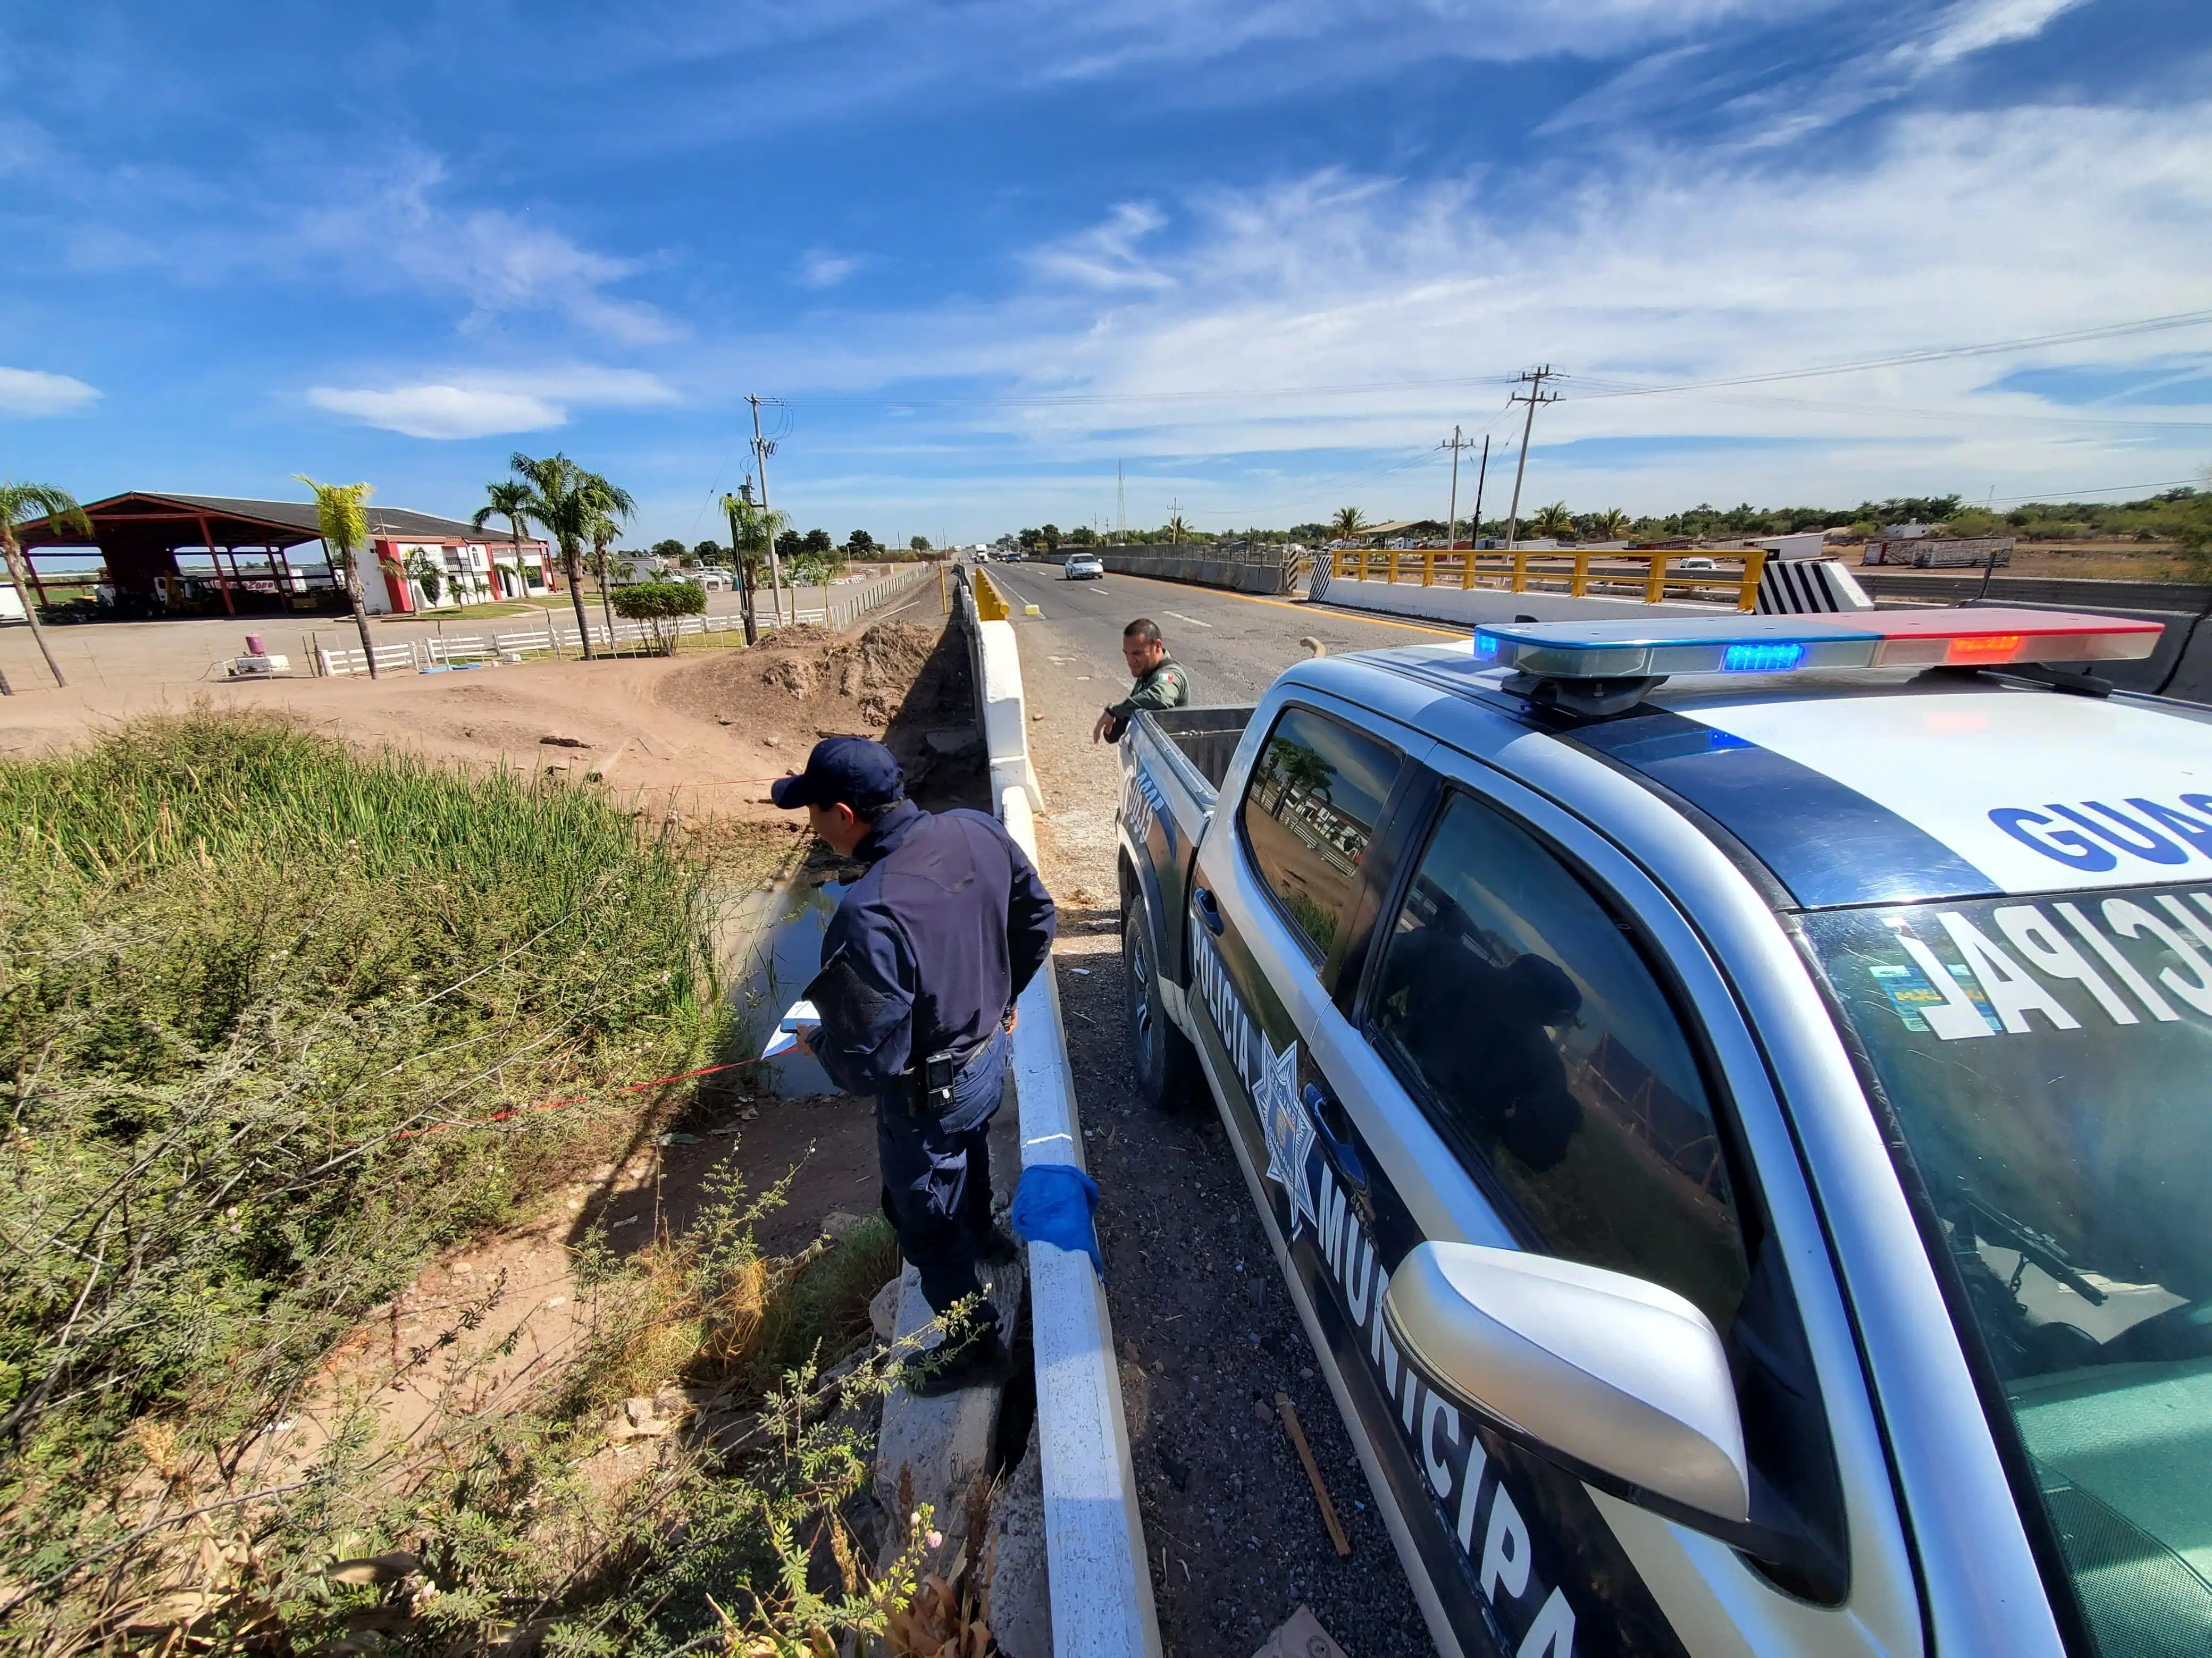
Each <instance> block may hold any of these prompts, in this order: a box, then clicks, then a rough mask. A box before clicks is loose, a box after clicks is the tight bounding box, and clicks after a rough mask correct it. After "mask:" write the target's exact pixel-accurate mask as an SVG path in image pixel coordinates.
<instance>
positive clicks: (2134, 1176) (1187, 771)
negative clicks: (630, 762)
mask: <svg viewBox="0 0 2212 1658" xmlns="http://www.w3.org/2000/svg"><path fill="white" fill-rule="evenodd" d="M2157 634H2158V629H2157V627H2156V625H2155V624H2154V623H2138V622H2130V621H2125V620H2119V619H2113V618H2104V617H2094V616H2069V615H2059V614H2055V613H2051V612H2045V611H2027V610H1983V609H1965V610H1926V611H1882V612H1875V613H1872V614H1871V615H1869V614H1863V613H1862V614H1859V615H1856V616H1741V617H1737V616H1729V617H1716V618H1713V619H1711V620H1706V619H1703V618H1699V617H1694V616H1693V617H1688V618H1682V617H1674V616H1659V617H1654V618H1652V619H1650V621H1646V622H1639V623H1549V624H1531V625H1514V626H1492V627H1486V628H1485V629H1481V630H1480V631H1478V632H1477V633H1476V634H1475V635H1474V640H1473V641H1472V643H1471V644H1470V643H1467V642H1462V643H1458V644H1453V645H1437V646H1430V647H1417V648H1413V649H1406V650H1392V651H1384V652H1377V653H1364V654H1360V655H1354V656H1346V657H1330V658H1328V659H1322V660H1316V661H1312V662H1307V663H1304V664H1301V665H1298V666H1297V667H1296V668H1293V669H1292V670H1291V671H1289V672H1287V673H1285V675H1284V676H1283V677H1281V678H1280V679H1279V680H1278V681H1277V682H1276V683H1275V684H1274V685H1273V687H1272V688H1271V689H1269V691H1268V692H1267V696H1266V698H1265V699H1264V700H1263V701H1261V702H1260V704H1259V705H1258V706H1257V707H1256V708H1187V709H1178V710H1175V711H1172V712H1169V713H1165V714H1142V715H1140V716H1139V718H1138V719H1137V720H1135V722H1134V723H1133V726H1132V727H1131V730H1130V732H1129V734H1128V736H1127V739H1126V740H1125V742H1124V744H1123V745H1122V765H1123V773H1124V778H1123V780H1124V784H1125V787H1124V791H1123V795H1122V801H1121V813H1120V820H1121V902H1122V913H1123V923H1122V940H1123V945H1122V947H1123V950H1124V952H1125V956H1126V958H1127V982H1128V986H1129V1009H1128V1015H1129V1024H1130V1032H1131V1035H1132V1038H1133V1043H1134V1047H1135V1049H1136V1052H1137V1054H1139V1072H1140V1075H1141V1081H1142V1085H1143V1088H1144V1090H1145V1091H1146V1093H1147V1094H1148V1095H1149V1096H1151V1097H1152V1098H1153V1099H1154V1100H1155V1101H1157V1102H1159V1103H1160V1104H1162V1105H1163V1106H1167V1105H1170V1104H1171V1103H1173V1102H1174V1101H1175V1100H1176V1096H1179V1095H1181V1094H1183V1093H1185V1092H1186V1091H1195V1090H1198V1089H1200V1088H1201V1087H1202V1088H1204V1089H1206V1090H1210V1091H1211V1093H1212V1098H1213V1101H1214V1103H1215V1106H1216V1107H1217V1108H1218V1110H1219V1112H1220V1114H1221V1115H1222V1118H1223V1120H1224V1121H1225V1123H1226V1124H1227V1126H1228V1128H1229V1130H1230V1138H1231V1143H1232V1144H1233V1145H1234V1146H1235V1148H1236V1150H1237V1156H1238V1157H1239V1159H1240V1160H1241V1162H1242V1163H1243V1170H1244V1174H1245V1177H1246V1181H1247V1183H1248V1184H1249V1187H1250V1189H1251V1193H1252V1196H1253V1199H1254V1200H1255V1203H1256V1204H1257V1205H1258V1207H1259V1210H1260V1212H1261V1216H1262V1218H1263V1220H1264V1223H1265V1225H1266V1228H1267V1232H1268V1235H1269V1237H1270V1240H1271V1242H1272V1243H1273V1248H1274V1250H1275V1254H1276V1256H1277V1258H1278V1260H1279V1263H1280V1265H1281V1267H1282V1270H1283V1273H1284V1276H1285V1279H1286V1281H1287V1283H1288V1284H1289V1287H1290V1291H1291V1297H1292V1298H1293V1300H1294V1301H1295V1302H1296V1303H1297V1308H1298V1311H1299V1314H1300V1315H1301V1317H1302V1318H1303V1319H1304V1323H1305V1327H1306V1330H1307V1333H1308V1334H1309V1336H1310V1339H1311V1340H1312V1343H1313V1346H1314V1350H1315V1352H1316V1355H1317V1356H1318V1358H1319V1361H1320V1363H1321V1366H1322V1370H1323V1372H1324V1374H1325V1375H1326V1376H1327V1378H1328V1385H1329V1388H1330V1389H1331V1391H1332V1392H1333V1393H1334V1395H1335V1398H1336V1401H1337V1404H1338V1406H1339V1408H1340V1410H1341V1411H1342V1412H1343V1414H1344V1418H1345V1421H1346V1424H1347V1426H1348V1427H1349V1429H1350V1430H1351V1432H1352V1439H1353V1441H1354V1442H1355V1443H1356V1444H1357V1446H1358V1449H1359V1455H1360V1459H1361V1461H1362V1463H1363V1466H1364V1468H1365V1471H1366V1474H1367V1478H1368V1481H1369V1483H1370V1486H1371V1487H1372V1489H1373V1491H1375V1493H1376V1496H1377V1497H1379V1498H1380V1500H1381V1504H1382V1508H1383V1514H1384V1516H1385V1518H1386V1519H1387V1521H1388V1522H1389V1527H1390V1531H1391V1533H1392V1535H1393V1537H1394V1538H1395V1540H1396V1544H1397V1547H1398V1552H1399V1554H1400V1556H1401V1558H1402V1560H1403V1563H1404V1565H1405V1569H1406V1572H1407V1576H1408V1577H1409V1578H1410V1580H1411V1581H1412V1584H1413V1591H1414V1593H1415V1594H1416V1596H1417V1597H1418V1599H1419V1602H1420V1604H1421V1606H1422V1608H1423V1611H1424V1612H1425V1615H1426V1617H1427V1620H1428V1625H1429V1628H1430V1630H1431V1632H1432V1633H1433V1635H1434V1637H1435V1639H1436V1642H1437V1646H1438V1648H1439V1649H1441V1650H1442V1651H1443V1652H1445V1653H1448V1654H1462V1653H1465V1654H1504V1655H1511V1658H1571V1655H1579V1658H1597V1655H1607V1654H1638V1655H1644V1654H1649V1655H1665V1654H1674V1655H1694V1658H1721V1655H1737V1654H1806V1655H1822V1658H1828V1655H1833V1658H1845V1655H1850V1658H1859V1655H1867V1658H1872V1655H1875V1654H1884V1655H1899V1654H1940V1655H1943V1658H1967V1655H1976V1658H2033V1655H2056V1654H2060V1653H2070V1654H2074V1655H2077V1658H2081V1655H2093V1654H2100V1655H2103V1658H2138V1655H2141V1658H2151V1655H2158V1658H2167V1655H2172V1658H2179V1655H2182V1654H2191V1655H2203V1654H2206V1653H2212V1239H2208V1232H2212V1196H2209V1195H2208V1191H2207V1186H2208V1180H2207V1176H2208V1171H2212V1097H2208V1096H2212V1089H2208V1086H2207V1083H2208V1078H2212V728H2208V725H2207V721H2208V720H2212V712H2208V711H2205V710H2200V709H2197V708H2190V707H2185V706H2182V705H2179V704H2174V703H2170V702H2165V701H2158V700H2156V699H2153V698H2148V697H2141V696H2135V695H2127V694H2124V693H2119V692H2115V691H2114V689H2113V688H2112V685H2111V683H2110V682H2109V681H2107V680H2106V679H2104V678H2101V677H2100V676H2099V674H2098V672H2097V664H2098V663H2099V662H2100V661H2112V662H2117V661H2123V660H2126V659H2140V658H2142V657H2143V656H2145V655H2147V654H2148V652H2149V651H2150V649H2151V647H2152V645H2153V644H2154V642H2155V641H2156V638H2157Z"/></svg>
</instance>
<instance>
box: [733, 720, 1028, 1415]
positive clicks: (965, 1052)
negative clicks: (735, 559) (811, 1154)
mask: <svg viewBox="0 0 2212 1658" xmlns="http://www.w3.org/2000/svg"><path fill="white" fill-rule="evenodd" d="M773 793H774V796H775V804H776V805H779V806H782V807H785V808H787V809H789V808H796V807H801V806H803V807H805V809H806V817H807V822H808V823H809V825H810V826H811V828H812V829H813V830H814V833H815V834H816V835H817V836H819V837H820V838H821V839H822V840H823V841H825V842H827V843H828V845H829V847H830V849H831V850H832V851H834V852H836V853H838V854H839V855H840V856H841V857H847V858H857V859H860V861H861V862H863V863H865V864H866V865H868V870H867V873H866V874H865V875H863V876H862V877H861V878H860V879H859V880H858V881H856V882H854V884H853V885H852V887H851V888H850V889H848V890H847V892H846V894H845V896H844V899H843V901H842V902H841V903H839V905H838V906H837V913H836V915H834V916H833V917H831V918H830V921H829V927H828V929H827V930H826V931H825V932H824V933H823V939H822V972H821V975H820V976H819V977H818V978H817V979H816V980H815V981H814V982H813V983H812V984H811V985H809V986H808V987H807V989H806V999H808V1000H809V1001H811V1002H812V1003H813V1004H814V1007H815V1011H817V1013H819V1014H820V1016H821V1020H822V1022H821V1023H820V1025H819V1026H817V1027H814V1028H812V1029H810V1030H809V1031H808V1032H807V1033H806V1035H805V1046H806V1048H808V1050H809V1051H811V1053H812V1054H814V1056H815V1057H816V1058H817V1060H820V1061H821V1064H822V1068H823V1070H824V1071H826V1072H829V1079H830V1080H831V1081H832V1082H834V1083H836V1084H837V1086H838V1087H840V1088H841V1089H843V1090H845V1091H846V1092H847V1093H848V1094H872V1095H874V1096H876V1143H877V1149H878V1153H879V1156H880V1157H881V1161H882V1165H883V1180H884V1195H883V1205H884V1214H885V1215H886V1216H887V1217H889V1218H890V1223H891V1225H892V1226H893V1227H894V1228H895V1229H896V1230H897V1233H898V1238H899V1247H900V1248H901V1250H902V1252H903V1253H904V1254H905V1256H906V1259H907V1260H908V1262H909V1263H910V1264H911V1265H912V1266H914V1268H915V1271H916V1272H918V1273H919V1274H920V1275H921V1293H922V1296H923V1298H924V1299H926V1300H927V1302H928V1303H929V1305H930V1307H931V1309H932V1310H933V1311H934V1312H936V1313H937V1314H938V1315H939V1318H940V1319H942V1320H944V1321H945V1340H944V1343H943V1345H940V1346H939V1348H938V1349H937V1350H936V1351H934V1352H933V1353H931V1354H928V1355H927V1356H925V1357H924V1358H922V1359H918V1360H916V1361H915V1362H914V1363H910V1364H908V1367H907V1374H906V1377H905V1381H906V1385H907V1387H908V1389H909V1390H910V1391H912V1392H914V1393H916V1394H921V1395H923V1396H925V1397H928V1396H933V1395H935V1394H944V1393H949V1392H951V1391H952V1390H953V1389H954V1388H963V1387H970V1386H973V1385H975V1383H977V1382H987V1381H994V1380H997V1379H1000V1378H1001V1377H1003V1376H1005V1375H1006V1370H1007V1368H1008V1367H1007V1352H1006V1343H1005V1340H1004V1338H1003V1336H1002V1335H1001V1333H1000V1329H999V1325H998V1318H997V1315H996V1314H994V1312H993V1311H992V1310H991V1308H990V1304H989V1303H988V1302H987V1301H984V1300H982V1299H981V1296H980V1292H981V1288H982V1285H981V1283H980V1282H979V1281H978V1279H977V1277H976V1272H975V1267H976V1263H977V1262H979V1261H981V1262H985V1263H987V1264H990V1265H1002V1264H1004V1263H1006V1262H1008V1261H1011V1260H1013V1259H1014V1255H1015V1245H1014V1241H1013V1239H1012V1237H1010V1236H1008V1235H1007V1234H1006V1232H1005V1231H1004V1230H1000V1228H998V1227H997V1226H996V1225H995V1224H994V1223H993V1221H992V1218H991V1160H990V1151H989V1148H988V1146H987V1144H986V1139H985V1137H986V1135H987V1133H988V1131H989V1128H990V1123H991V1117H992V1114H993V1113H994V1112H995V1111H996V1110H997V1109H998V1108H999V1100H1000V1093H1001V1090H1002V1089H1003V1087H1004V1084H1005V1078H1006V1054H1007V1049H1008V1047H1009V1043H1008V1041H1007V1038H1008V1037H1009V1036H1010V1035H1011V1034H1012V1030H1013V1028H1014V999H1015V998H1016V997H1017V996H1018V995H1020V994H1021V993H1022V989H1023V987H1024V986H1026V985H1027V984H1028V983H1029V981H1030V979H1031V978H1033V977H1034V976H1035V975H1036V971H1037V969H1039V968H1040V967H1042V965H1043V964H1044V960H1045V957H1047V956H1048V955H1049V954H1050V953H1051V950H1052V938H1053V932H1054V927H1055V926H1056V925H1057V918H1056V916H1055V914H1054V909H1053V902H1052V896H1051V895H1050V894H1049V893H1048V892H1047V891H1046V890H1044V883H1043V882H1042V881H1041V880H1039V879H1038V878H1037V872H1036V866H1035V865H1032V864H1031V863H1030V860H1029V859H1028V858H1027V857H1026V856H1025V855H1024V853H1023V852H1022V849H1021V848H1020V847H1018V846H1016V845H1015V844H1014V842H1013V840H1012V837H1011V836H1009V835H1007V833H1006V830H1005V829H1003V828H1001V827H1000V824H999V823H998V820H997V819H995V818H994V817H987V816H986V815H985V814H983V813H981V812H977V811H945V812H934V813H933V812H927V811H923V810H922V809H921V807H919V806H917V805H915V804H914V803H913V802H912V801H911V800H908V799H907V798H906V793H905V788H904V784H903V780H902V776H901V774H900V772H899V767H898V762H897V761H896V760H895V759H894V758H892V756H891V752H890V750H889V749H886V748H885V747H884V745H883V744H880V743H872V742H870V741H869V740H868V739H867V738H860V737H832V738H824V739H823V741H822V742H819V743H817V744H815V745H814V751H813V752H812V753H811V755H809V756H807V761H806V769H805V771H804V772H803V773H801V774H799V775H798V776H796V777H786V778H783V779H781V780H779V781H778V782H777V783H776V784H775V788H774V791H773ZM971 1297H972V1298H975V1299H973V1300H972V1301H971V1299H970V1298H971ZM963 1303H965V1304H966V1305H965V1309H964V1310H959V1311H956V1309H962V1308H963ZM948 1315H950V1316H948Z"/></svg>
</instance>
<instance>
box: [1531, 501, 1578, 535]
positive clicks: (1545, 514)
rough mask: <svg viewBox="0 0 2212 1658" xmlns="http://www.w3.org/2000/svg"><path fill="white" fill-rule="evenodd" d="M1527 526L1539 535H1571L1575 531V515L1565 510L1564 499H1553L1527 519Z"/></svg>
mask: <svg viewBox="0 0 2212 1658" xmlns="http://www.w3.org/2000/svg"><path fill="white" fill-rule="evenodd" d="M1528 527H1529V529H1531V530H1532V531H1534V532H1535V533H1536V534H1538V535H1540V536H1550V537H1555V538H1556V537H1566V536H1571V535H1573V534H1574V532H1575V515H1574V514H1573V513H1570V512H1569V511H1568V510H1567V503H1566V502H1565V501H1553V503H1552V504H1551V505H1550V506H1549V507H1542V508H1540V509H1539V510H1538V512H1537V513H1536V516H1535V517H1534V518H1532V519H1529V520H1528Z"/></svg>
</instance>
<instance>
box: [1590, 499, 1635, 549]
mask: <svg viewBox="0 0 2212 1658" xmlns="http://www.w3.org/2000/svg"><path fill="white" fill-rule="evenodd" d="M1590 528H1591V529H1592V530H1594V531H1596V534H1597V538H1598V539H1599V540H1600V541H1621V540H1625V539H1626V537H1627V535H1628V528H1629V519H1628V514H1627V513H1624V512H1622V511H1621V510H1620V507H1607V508H1606V509H1605V510H1604V511H1603V512H1602V513H1599V514H1598V515H1597V517H1596V518H1595V519H1592V520H1591V523H1590Z"/></svg>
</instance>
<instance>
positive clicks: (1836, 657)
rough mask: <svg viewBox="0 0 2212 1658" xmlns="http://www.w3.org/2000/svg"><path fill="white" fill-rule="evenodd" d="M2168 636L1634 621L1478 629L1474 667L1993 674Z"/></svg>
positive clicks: (1915, 615) (2133, 649) (1947, 617)
mask: <svg viewBox="0 0 2212 1658" xmlns="http://www.w3.org/2000/svg"><path fill="white" fill-rule="evenodd" d="M2164 631H2165V626H2164V624H2163V623H2156V622H2137V621H2134V620H2131V619H2130V618H2128V617H2125V616H2080V615H2075V614H2074V613H2072V612H2070V611H2066V610H1862V611H1859V612H1857V613H1855V614H1853V615H1851V616H1711V617H1705V616H1653V617H1651V618H1650V619H1649V620H1648V621H1639V622H1539V623H1511V624H1510V625H1506V624H1499V623H1488V624H1486V625H1485V626H1483V627H1481V628H1479V629H1476V630H1475V635H1474V657H1475V660H1476V661H1477V662H1480V663H1495V664H1496V665H1498V666H1499V667H1501V668H1516V669H1518V670H1519V671H1522V673H1525V674H1528V675H1531V676H1533V677H1536V678H1539V679H1634V678H1646V677H1653V676H1656V675H1661V674H1684V673H1808V672H1811V671H1815V670H1818V669H1822V668H1936V667H1972V668H1986V667H1998V666H2002V665H2004V664H2006V663H2013V662H2020V663H2026V662H2127V661H2135V660H2138V659H2142V658H2143V657H2147V656H2148V655H2149V654H2150V653H2151V652H2152V651H2153V650H2154V648H2155V647H2157V644H2158V639H2159V635H2160V634H2161V633H2163V632H2164Z"/></svg>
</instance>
